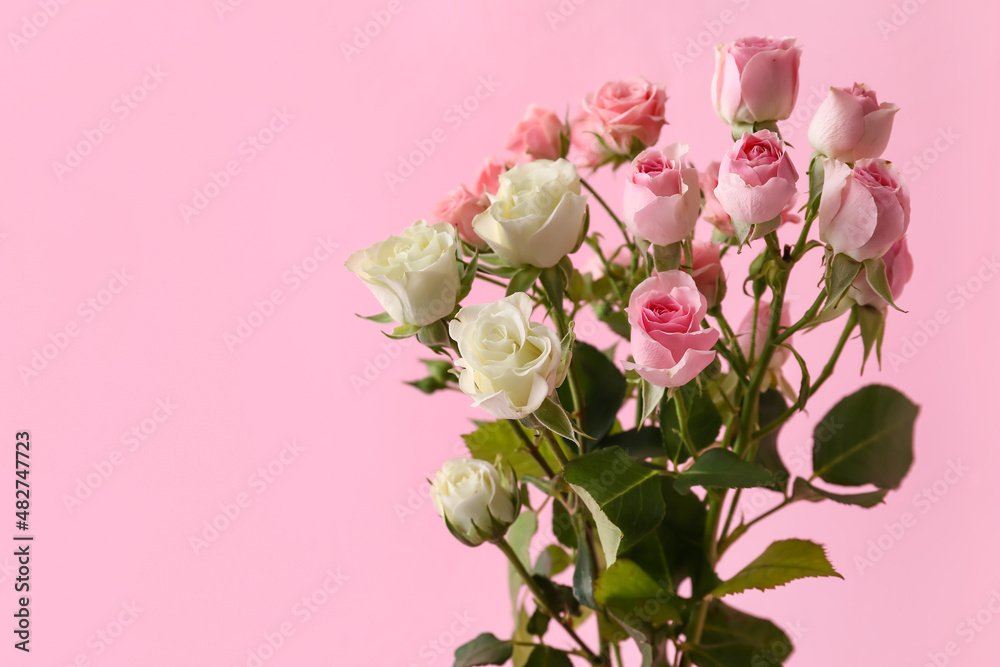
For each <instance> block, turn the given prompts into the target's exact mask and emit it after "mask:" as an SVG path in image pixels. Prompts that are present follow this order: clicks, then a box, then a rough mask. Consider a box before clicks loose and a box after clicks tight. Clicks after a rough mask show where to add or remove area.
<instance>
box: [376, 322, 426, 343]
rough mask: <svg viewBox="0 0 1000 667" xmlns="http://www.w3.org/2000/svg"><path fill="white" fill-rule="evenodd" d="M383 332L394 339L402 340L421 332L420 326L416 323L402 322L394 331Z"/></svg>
mask: <svg viewBox="0 0 1000 667" xmlns="http://www.w3.org/2000/svg"><path fill="white" fill-rule="evenodd" d="M382 333H383V334H385V335H386V336H387V337H389V338H392V339H393V340H402V339H404V338H410V337H412V336H416V335H417V334H418V333H420V327H418V326H416V325H415V324H400V325H399V326H398V327H396V328H395V329H393V330H392V331H383V332H382Z"/></svg>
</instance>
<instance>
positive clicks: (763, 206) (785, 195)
mask: <svg viewBox="0 0 1000 667" xmlns="http://www.w3.org/2000/svg"><path fill="white" fill-rule="evenodd" d="M798 178H799V174H798V172H797V171H796V170H795V166H794V165H793V164H792V161H791V158H790V157H789V156H788V154H787V153H786V152H785V146H784V143H783V142H782V141H781V139H780V138H779V137H778V135H777V134H775V133H774V132H771V131H770V130H759V131H757V132H755V133H753V134H749V133H747V132H744V133H743V137H742V138H741V139H740V140H739V141H737V142H736V143H735V144H733V147H732V148H730V149H729V151H728V152H727V153H726V156H725V157H724V158H723V159H722V163H721V164H720V165H719V185H718V186H716V188H715V196H716V198H717V199H718V200H719V204H720V205H721V206H722V209H723V210H724V211H725V212H726V213H728V214H729V216H730V217H731V218H732V219H733V220H735V221H737V222H741V223H745V224H749V225H762V224H763V223H772V222H773V224H767V225H763V227H762V228H759V229H757V230H755V235H756V236H763V235H764V234H766V233H768V232H771V231H774V230H775V229H777V228H778V225H779V224H780V222H781V221H780V219H777V218H778V216H780V215H781V212H782V211H783V210H784V209H785V207H786V206H788V204H789V202H790V201H791V200H792V198H793V197H794V196H795V192H796V191H795V182H796V181H797V180H798ZM776 219H777V220H776Z"/></svg>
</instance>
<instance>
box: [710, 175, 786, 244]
mask: <svg viewBox="0 0 1000 667" xmlns="http://www.w3.org/2000/svg"><path fill="white" fill-rule="evenodd" d="M698 183H699V184H700V185H701V193H702V196H704V198H705V207H704V209H703V210H702V212H701V217H702V218H704V220H705V222H707V223H708V224H710V225H712V226H713V227H715V228H716V229H718V230H719V231H720V232H722V233H723V234H726V235H728V236H735V235H736V232H735V231H734V230H733V221H732V218H730V217H729V214H728V213H726V209H724V208H722V204H720V203H719V199H718V198H717V197H716V196H715V188H717V187H718V186H719V163H718V162H710V163H709V165H708V167H706V168H705V171H702V172H699V173H698ZM797 198H798V192H796V193H795V194H793V195H792V198H791V199H789V200H788V203H787V204H785V208H783V209H782V210H781V224H782V225H786V224H789V223H792V224H794V223H798V222H802V217H801V216H800V215H799V214H798V210H797V209H798V206H797V205H796V199H797Z"/></svg>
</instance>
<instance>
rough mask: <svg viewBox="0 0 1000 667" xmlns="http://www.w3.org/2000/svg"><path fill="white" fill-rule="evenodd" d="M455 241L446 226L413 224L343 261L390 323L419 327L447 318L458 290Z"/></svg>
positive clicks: (445, 224) (454, 237)
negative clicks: (382, 309) (387, 315)
mask: <svg viewBox="0 0 1000 667" xmlns="http://www.w3.org/2000/svg"><path fill="white" fill-rule="evenodd" d="M459 247H460V246H459V244H458V238H457V236H456V234H455V228H454V227H452V226H451V225H449V224H448V223H446V222H439V223H437V224H435V225H428V224H427V223H426V222H424V221H423V220H418V221H417V222H415V223H413V224H412V225H410V226H409V227H407V228H406V229H405V230H403V233H402V234H399V235H398V236H390V237H389V238H387V239H386V240H384V241H381V242H379V243H376V244H374V245H373V246H371V247H369V248H366V249H365V250H358V251H357V252H355V253H354V254H353V255H351V256H350V257H348V258H347V268H348V270H350V271H351V272H352V273H354V274H356V275H357V276H358V277H359V278H361V280H363V281H364V282H365V284H366V285H367V286H368V289H370V290H371V291H372V294H374V295H375V298H376V299H378V300H379V303H381V304H382V307H383V308H385V311H386V312H387V313H389V315H390V316H391V317H392V319H394V320H396V321H397V322H400V323H402V324H413V325H417V326H425V325H427V324H431V323H432V322H436V321H437V320H440V319H441V318H442V317H445V316H447V315H450V314H451V311H453V310H454V309H455V304H456V303H457V301H458V293H459V289H460V288H461V279H460V278H459V271H458V268H459V261H458V249H459Z"/></svg>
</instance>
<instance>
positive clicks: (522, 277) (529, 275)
mask: <svg viewBox="0 0 1000 667" xmlns="http://www.w3.org/2000/svg"><path fill="white" fill-rule="evenodd" d="M541 273H542V270H541V269H539V268H538V267H535V266H526V267H524V268H523V269H521V270H520V271H518V272H517V273H515V274H514V277H513V278H511V279H510V283H509V284H508V285H507V296H510V295H511V294H514V293H516V292H527V291H528V290H530V289H531V286H532V285H534V284H535V281H536V280H538V276H540V275H541Z"/></svg>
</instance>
